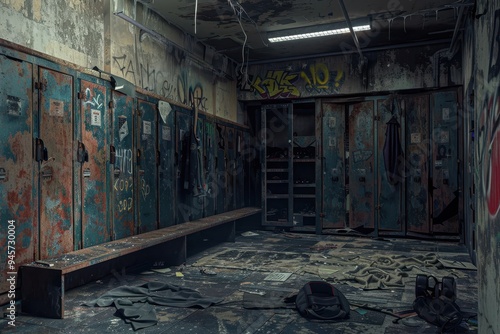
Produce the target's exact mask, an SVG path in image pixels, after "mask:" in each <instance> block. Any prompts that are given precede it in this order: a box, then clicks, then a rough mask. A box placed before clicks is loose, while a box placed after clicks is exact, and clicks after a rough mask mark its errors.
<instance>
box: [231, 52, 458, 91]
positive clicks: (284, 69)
mask: <svg viewBox="0 0 500 334" xmlns="http://www.w3.org/2000/svg"><path fill="white" fill-rule="evenodd" d="M442 48H443V46H432V47H425V48H419V49H418V52H416V49H396V50H386V51H379V52H371V53H365V56H366V57H367V59H368V66H365V67H362V66H360V63H359V59H358V58H359V56H358V55H357V54H350V55H343V56H336V57H327V58H318V59H316V60H310V61H290V62H287V63H276V64H271V65H269V64H268V65H254V66H251V67H250V68H249V70H248V73H249V74H248V76H243V75H240V76H239V78H238V88H239V91H240V92H239V98H240V99H241V100H255V99H280V98H307V97H314V96H332V95H338V94H360V93H367V92H377V91H390V90H404V89H418V88H431V87H437V86H439V85H441V86H448V85H457V84H460V83H461V79H462V78H461V71H462V67H461V62H460V58H459V57H458V59H457V57H455V58H453V59H452V60H446V61H445V60H444V59H443V58H444V56H443V55H436V51H438V50H439V49H442ZM435 59H438V60H440V61H437V62H436V61H435ZM435 78H438V80H436V79H435Z"/></svg>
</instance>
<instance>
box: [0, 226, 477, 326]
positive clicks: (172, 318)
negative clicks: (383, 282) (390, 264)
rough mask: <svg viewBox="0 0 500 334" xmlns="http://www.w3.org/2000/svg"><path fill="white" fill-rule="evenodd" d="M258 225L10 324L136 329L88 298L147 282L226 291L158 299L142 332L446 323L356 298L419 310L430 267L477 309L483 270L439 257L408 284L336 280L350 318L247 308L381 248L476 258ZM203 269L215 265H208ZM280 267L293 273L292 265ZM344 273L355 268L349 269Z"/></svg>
mask: <svg viewBox="0 0 500 334" xmlns="http://www.w3.org/2000/svg"><path fill="white" fill-rule="evenodd" d="M247 232H248V231H247ZM250 232H253V233H254V234H255V235H251V236H243V235H241V233H238V234H237V237H236V242H235V243H222V244H218V245H216V246H213V247H207V246H208V245H209V244H210V240H201V242H200V250H199V251H198V252H197V253H195V254H194V255H190V256H189V258H188V261H187V263H186V264H185V265H183V266H181V267H170V268H166V269H163V270H160V272H156V271H151V270H149V269H150V268H140V269H139V268H136V269H134V268H128V269H127V270H126V271H125V270H123V271H121V272H119V273H118V272H115V273H114V274H113V275H109V276H107V277H105V278H102V279H100V280H97V281H94V282H91V283H88V284H87V285H85V286H81V287H79V288H76V289H73V290H70V291H67V292H66V303H65V319H44V318H38V317H32V316H29V315H25V314H18V315H17V317H16V320H15V325H16V326H15V327H12V326H9V324H8V322H7V320H8V319H2V320H0V332H1V333H10V332H13V333H121V332H127V333H130V332H133V330H132V327H131V326H130V325H129V324H126V323H125V322H124V321H123V320H121V319H120V318H118V317H116V316H114V313H115V308H114V307H102V308H99V307H86V306H82V305H81V304H82V303H84V302H88V301H90V300H93V299H96V298H97V297H99V296H100V295H102V294H103V293H105V292H106V291H109V290H110V289H113V288H115V287H118V286H121V285H141V284H144V283H147V282H163V283H169V284H174V285H179V286H183V287H189V288H193V289H196V290H198V291H199V292H200V293H201V294H202V295H204V296H217V297H223V298H224V301H223V302H222V303H221V304H220V305H216V306H211V307H208V308H206V309H199V308H174V307H165V306H155V310H156V313H157V319H158V323H157V325H155V326H152V327H149V328H146V329H142V330H139V331H138V332H141V333H183V334H185V333H193V334H196V333H202V334H207V333H273V334H274V333H301V334H304V333H387V334H390V333H391V334H392V333H436V332H437V327H435V326H432V325H429V324H427V323H426V322H425V321H424V320H421V319H420V318H418V317H409V318H406V319H402V320H400V321H399V322H397V323H394V320H395V319H396V318H395V317H394V316H391V315H387V314H385V313H381V312H379V311H374V310H366V309H363V308H356V307H354V306H353V305H352V304H358V305H359V304H367V305H369V306H372V307H373V306H374V307H376V308H381V309H385V310H387V309H391V310H392V311H393V312H398V311H405V310H410V309H411V308H412V302H413V300H414V298H415V297H414V273H415V272H419V271H420V270H422V271H421V272H422V273H435V274H436V275H437V276H438V277H443V276H445V275H449V274H452V275H454V276H455V277H456V282H457V291H458V292H457V296H458V297H457V304H458V305H459V306H460V307H461V309H462V310H465V311H469V312H475V311H476V309H477V277H476V271H475V270H470V269H468V270H464V269H454V270H452V269H449V268H443V269H437V268H435V267H433V266H427V267H425V266H422V267H421V268H419V267H418V266H416V267H415V266H414V267H413V268H412V270H411V272H410V271H409V272H408V275H407V277H405V278H404V279H403V282H404V286H401V287H389V288H387V289H377V290H364V289H362V288H360V287H359V282H358V284H355V283H354V282H353V281H348V280H342V281H337V282H336V283H335V285H336V286H337V287H338V288H339V289H340V290H341V291H342V292H343V293H344V294H345V295H346V297H347V299H348V300H349V301H350V302H351V303H352V304H351V308H352V310H351V316H350V319H348V320H344V321H341V322H335V323H331V322H330V323H328V322H317V321H308V320H307V319H305V318H303V317H302V316H300V315H299V314H298V313H297V311H296V310H295V309H293V308H284V307H283V308H277V306H279V305H274V306H270V307H272V308H268V309H248V308H244V307H243V306H244V304H243V300H244V299H245V300H249V299H247V298H252V297H255V296H260V295H256V294H255V293H256V292H259V293H263V294H264V297H263V298H265V296H284V295H290V294H294V293H295V292H297V291H298V289H299V288H300V287H302V286H303V285H304V283H306V282H308V281H311V280H321V279H326V280H328V281H330V282H332V281H333V280H336V279H337V280H338V277H339V276H342V275H341V274H340V273H342V274H345V272H346V271H348V270H351V269H352V268H355V267H354V266H356V265H357V262H356V261H361V260H362V259H366V258H370V257H372V256H374V255H384V256H386V257H387V258H391V257H394V256H398V255H402V257H403V258H405V257H412V256H419V255H420V256H423V255H425V254H435V255H437V256H438V257H439V258H440V259H448V260H453V261H458V262H461V261H462V262H467V263H470V260H469V256H468V254H467V251H466V248H465V247H464V246H462V245H458V244H457V243H450V242H438V241H422V240H412V239H395V238H384V239H381V238H379V239H373V238H366V237H353V236H335V235H322V236H317V235H313V234H301V233H287V232H270V231H258V230H253V231H250ZM395 258H397V257H395ZM359 263H362V262H359ZM359 263H358V265H359ZM332 268H335V269H332ZM339 268H340V269H339ZM202 269H204V270H205V273H202V272H201V271H202ZM178 272H180V273H182V277H179V276H180V275H178V274H176V273H178ZM277 272H278V273H291V275H290V276H289V277H288V278H287V279H286V280H285V281H275V280H266V279H269V278H271V279H272V278H273V277H268V276H269V275H270V274H271V273H277ZM207 273H215V275H207ZM405 275H406V274H405ZM276 276H277V278H278V279H279V278H282V279H283V278H285V277H286V276H287V275H276ZM336 277H337V278H336ZM342 277H344V278H345V275H344V276H342ZM275 278H276V277H275ZM347 283H348V284H347ZM257 298H258V297H257ZM246 305H247V306H248V304H246ZM18 309H19V305H18ZM455 332H460V333H476V332H477V329H476V326H475V318H474V319H470V320H469V321H468V322H464V323H463V324H462V326H461V327H460V328H459V329H458V330H456V331H455Z"/></svg>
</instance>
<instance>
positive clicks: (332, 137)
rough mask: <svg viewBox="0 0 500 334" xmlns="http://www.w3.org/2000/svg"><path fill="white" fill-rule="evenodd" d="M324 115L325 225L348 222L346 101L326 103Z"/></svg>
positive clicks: (340, 225)
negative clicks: (346, 202)
mask: <svg viewBox="0 0 500 334" xmlns="http://www.w3.org/2000/svg"><path fill="white" fill-rule="evenodd" d="M322 109H323V118H322V125H323V128H322V132H323V143H322V145H321V146H322V150H323V153H322V163H323V166H322V182H321V184H322V194H321V198H322V208H321V215H320V217H321V226H322V228H343V227H345V226H346V206H345V198H346V191H345V169H344V167H345V163H344V135H345V105H344V104H336V103H326V102H325V103H323V104H322Z"/></svg>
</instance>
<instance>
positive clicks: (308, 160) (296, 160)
mask: <svg viewBox="0 0 500 334" xmlns="http://www.w3.org/2000/svg"><path fill="white" fill-rule="evenodd" d="M315 161H316V160H315V159H314V158H313V159H293V162H315Z"/></svg>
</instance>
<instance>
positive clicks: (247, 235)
mask: <svg viewBox="0 0 500 334" xmlns="http://www.w3.org/2000/svg"><path fill="white" fill-rule="evenodd" d="M241 235H242V236H244V237H255V236H256V235H259V234H258V233H254V232H250V231H248V232H243V233H241Z"/></svg>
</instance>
